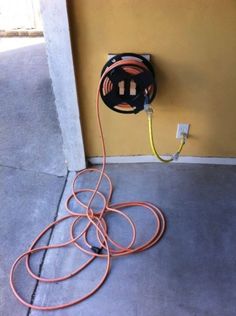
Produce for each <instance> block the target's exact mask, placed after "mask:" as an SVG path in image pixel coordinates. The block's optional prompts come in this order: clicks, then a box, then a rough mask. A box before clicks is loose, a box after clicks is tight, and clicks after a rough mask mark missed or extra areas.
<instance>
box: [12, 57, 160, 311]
mask: <svg viewBox="0 0 236 316" xmlns="http://www.w3.org/2000/svg"><path fill="white" fill-rule="evenodd" d="M127 63H129V65H130V64H133V65H135V64H136V65H137V63H139V62H138V61H125V60H121V61H118V62H116V63H115V64H113V65H112V66H110V67H108V68H107V69H106V71H105V72H104V74H103V75H102V77H101V79H100V82H99V85H98V90H97V97H96V111H97V122H98V129H99V133H100V139H101V143H102V153H103V163H102V168H101V169H95V168H89V169H84V170H82V171H80V172H78V174H77V175H76V177H75V179H74V182H73V190H72V191H73V192H72V194H71V195H70V196H69V197H68V199H67V202H66V209H67V211H68V212H69V215H67V216H64V217H61V218H59V219H58V220H56V221H54V222H52V223H51V224H50V225H48V226H47V227H46V228H45V229H44V230H43V231H42V232H41V233H40V234H39V235H38V236H37V237H36V239H35V240H34V241H33V243H32V244H31V246H30V248H29V249H28V250H27V251H26V252H24V253H23V254H21V255H20V256H19V257H18V258H17V259H16V260H15V262H14V264H13V265H12V268H11V272H10V286H11V289H12V291H13V293H14V295H15V296H16V298H17V299H18V300H19V301H20V302H21V303H22V304H24V305H25V306H27V307H29V308H32V309H36V310H44V311H52V310H57V309H62V308H66V307H69V306H72V305H74V304H77V303H80V302H82V301H84V300H85V299H87V298H89V297H90V296H91V295H93V294H94V293H95V292H96V291H97V290H98V289H99V288H100V287H101V286H102V284H103V283H104V281H105V280H106V278H107V276H108V274H109V271H110V267H111V257H117V256H124V255H128V254H132V253H135V252H140V251H143V250H146V249H148V248H150V247H152V246H153V245H154V244H156V243H157V242H158V241H159V240H160V238H161V237H162V235H163V233H164V230H165V219H164V216H163V214H162V212H161V210H160V209H159V208H157V207H156V206H154V205H153V204H151V203H148V202H123V203H118V204H111V201H110V200H111V195H112V184H111V180H110V178H109V177H108V175H107V174H106V173H105V165H106V150H105V143H104V137H103V130H102V125H101V119H100V112H99V88H100V84H101V80H102V79H103V77H104V76H105V75H106V74H107V72H108V71H110V70H112V69H113V68H115V67H116V66H120V65H126V64H127ZM139 66H140V65H139ZM89 172H92V173H98V174H99V178H98V181H97V183H96V186H95V188H94V189H88V188H84V189H76V184H77V183H78V181H79V178H80V176H82V175H84V174H86V173H89ZM102 180H104V181H106V182H107V183H108V185H109V192H108V196H107V197H105V196H104V194H102V193H101V192H100V191H99V187H100V185H101V182H102ZM83 192H90V193H92V194H91V197H90V199H89V202H88V203H87V204H84V203H83V202H82V201H81V200H80V199H79V197H78V195H79V194H80V193H83ZM96 196H97V197H100V199H101V200H102V201H103V206H102V207H101V209H100V210H99V211H96V212H94V210H93V208H92V202H93V200H94V198H95V197H96ZM71 200H73V201H76V202H77V204H78V205H79V206H80V207H83V208H84V210H85V212H84V213H77V212H75V211H73V210H71V209H70V201H71ZM136 206H141V207H143V208H144V209H146V210H148V211H150V212H151V213H152V214H153V216H154V220H155V222H156V229H155V232H154V234H153V236H152V237H151V238H150V239H149V240H148V241H147V242H145V243H144V244H143V245H141V246H137V247H135V246H134V243H135V240H136V229H135V225H134V223H133V222H132V220H131V218H130V217H129V216H128V215H127V214H126V213H124V212H123V210H125V209H126V208H130V207H136ZM108 213H116V214H119V215H121V216H123V217H124V218H125V219H126V220H127V222H128V223H129V224H130V226H131V228H132V239H131V241H130V243H129V245H128V246H126V247H124V246H122V245H120V244H119V243H118V242H116V241H114V240H113V239H112V238H111V237H110V236H109V234H108V227H107V226H108V225H107V223H106V220H105V215H107V214H108ZM69 218H74V221H73V223H72V224H71V226H70V240H68V241H67V242H64V243H60V244H51V245H48V246H40V247H36V244H37V242H38V241H39V240H40V239H41V238H42V237H43V236H44V235H45V234H46V232H48V231H49V230H50V229H52V228H53V227H54V226H55V225H57V224H59V223H60V222H63V221H66V220H67V219H69ZM83 218H86V219H87V220H88V224H87V225H86V227H85V228H84V229H83V230H82V232H80V233H79V235H77V236H75V227H76V225H77V224H78V222H79V221H80V220H81V219H83ZM91 227H94V228H95V230H96V238H97V241H98V243H99V247H95V246H92V245H91V244H90V243H89V242H88V240H87V234H88V232H89V230H90V228H91ZM82 238H83V240H84V243H85V245H86V246H87V247H82V246H81V245H80V244H79V243H78V241H79V239H82ZM71 244H74V245H75V246H76V247H78V248H79V249H80V250H81V251H82V252H84V253H86V254H88V255H89V256H90V258H89V259H88V260H87V261H86V262H85V263H83V264H82V265H81V266H80V267H79V268H77V269H76V270H75V271H72V272H71V273H70V274H68V275H65V276H63V277H58V278H43V277H41V276H37V275H36V274H34V273H33V271H32V270H31V267H30V257H31V256H32V255H33V254H34V253H37V252H40V251H45V250H47V251H48V250H50V249H55V248H62V247H66V246H67V245H71ZM97 257H100V258H104V259H105V260H106V269H105V272H104V274H103V276H102V277H101V279H100V280H99V281H98V283H97V285H96V286H95V287H94V288H93V289H92V290H91V291H90V292H88V293H87V294H86V295H84V296H82V297H79V298H77V299H75V300H71V301H69V302H66V303H62V304H60V305H52V306H39V305H34V304H31V303H28V302H27V301H25V300H24V299H23V298H22V297H21V295H20V294H19V293H18V291H17V290H16V287H15V283H14V275H15V270H16V268H17V266H18V265H19V263H20V262H21V261H22V260H23V259H25V263H26V269H27V271H28V272H29V274H30V275H31V276H32V277H33V278H35V279H37V280H38V281H41V282H61V281H64V280H67V279H69V278H71V277H73V276H74V275H76V274H78V273H79V272H80V271H82V270H83V269H85V268H86V267H87V266H88V265H89V264H90V263H91V262H92V261H93V260H94V259H95V258H97Z"/></svg>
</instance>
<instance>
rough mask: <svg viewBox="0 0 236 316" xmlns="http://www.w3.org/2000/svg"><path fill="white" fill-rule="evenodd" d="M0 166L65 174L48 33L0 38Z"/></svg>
mask: <svg viewBox="0 0 236 316" xmlns="http://www.w3.org/2000/svg"><path fill="white" fill-rule="evenodd" d="M0 104H1V110H0V140H1V141H0V165H2V166H10V167H17V168H20V169H24V170H35V171H40V172H44V173H49V174H54V175H59V176H65V175H66V166H65V162H64V160H65V159H64V155H63V151H62V137H61V132H60V128H59V123H58V120H57V113H56V107H55V103H54V96H53V92H52V87H51V80H50V76H49V70H48V65H47V57H46V51H45V44H44V41H43V38H0Z"/></svg>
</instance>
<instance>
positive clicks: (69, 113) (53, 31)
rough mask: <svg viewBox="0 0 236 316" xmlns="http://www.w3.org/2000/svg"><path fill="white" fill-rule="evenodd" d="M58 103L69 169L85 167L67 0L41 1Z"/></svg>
mask: <svg viewBox="0 0 236 316" xmlns="http://www.w3.org/2000/svg"><path fill="white" fill-rule="evenodd" d="M40 5H41V14H42V20H43V28H44V37H45V41H46V49H47V56H48V65H49V72H50V76H51V79H52V85H53V91H54V94H55V102H56V107H57V112H58V118H59V123H60V127H61V131H62V137H63V149H64V154H65V159H66V162H67V166H68V169H69V170H73V171H74V170H80V169H83V168H85V165H86V162H85V154H84V144H83V136H82V131H81V124H80V114H79V104H78V98H77V90H76V82H75V73H74V64H73V58H72V49H71V39H70V30H69V23H68V14H67V5H66V0H50V1H48V0H40Z"/></svg>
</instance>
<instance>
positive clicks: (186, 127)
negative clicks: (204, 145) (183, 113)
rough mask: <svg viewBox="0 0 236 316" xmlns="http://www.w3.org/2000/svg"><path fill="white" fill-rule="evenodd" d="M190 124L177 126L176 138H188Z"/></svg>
mask: <svg viewBox="0 0 236 316" xmlns="http://www.w3.org/2000/svg"><path fill="white" fill-rule="evenodd" d="M189 128H190V124H188V123H186V124H185V123H179V124H178V125H177V131H176V138H182V135H183V134H185V136H186V137H188V134H189Z"/></svg>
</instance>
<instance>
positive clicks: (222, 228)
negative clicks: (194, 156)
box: [5, 164, 236, 316]
mask: <svg viewBox="0 0 236 316" xmlns="http://www.w3.org/2000/svg"><path fill="white" fill-rule="evenodd" d="M107 171H108V174H109V175H110V176H111V179H112V181H113V183H114V187H115V192H114V195H113V200H114V201H115V202H121V201H127V200H128V201H133V200H144V201H150V202H152V203H154V204H156V205H159V206H160V207H161V208H162V209H163V211H164V214H165V216H166V218H167V223H168V226H167V230H166V233H165V235H164V237H163V239H162V240H161V241H160V243H159V244H158V245H156V246H154V247H152V248H151V249H149V250H147V251H145V252H143V253H139V254H135V255H130V256H127V257H123V258H118V259H114V260H113V261H112V269H111V273H110V276H109V278H108V279H107V281H106V282H105V284H104V285H103V286H102V288H101V289H100V290H99V291H98V292H97V293H96V294H95V295H94V296H92V297H91V298H90V299H88V300H86V301H84V302H82V303H81V304H79V305H75V306H73V307H71V308H68V309H65V310H60V311H54V312H51V313H50V312H39V311H35V310H31V311H30V312H29V314H27V312H28V311H27V309H25V313H24V312H23V310H24V308H23V307H22V306H21V305H20V304H19V303H18V302H17V301H15V302H14V298H13V297H12V296H11V298H10V299H11V312H12V311H20V310H21V311H22V313H19V312H18V313H17V315H19V316H21V315H31V316H38V315H44V314H51V315H56V316H59V315H61V316H62V315H63V316H65V315H68V316H71V315H72V316H74V315H82V316H85V315H86V316H92V315H96V316H97V315H98V316H100V315H112V316H118V315H129V316H134V315H135V316H155V315H162V316H173V315H175V316H195V315H197V316H198V315H199V316H205V315H206V316H207V315H209V316H218V315H219V316H222V315H224V316H232V315H234V314H235V301H236V294H235V293H236V274H235V268H236V253H235V225H236V212H235V211H236V202H235V185H236V177H235V175H236V168H235V167H234V166H210V165H190V164H188V165H184V164H182V165H181V164H172V165H163V164H132V165H125V164H124V165H123V164H122V165H108V167H107ZM73 178H74V174H73V173H70V174H69V176H68V180H67V185H66V187H65V191H64V194H63V197H62V199H61V204H60V207H59V212H58V217H60V216H62V215H64V214H65V208H64V203H65V198H66V197H67V196H68V194H69V193H70V192H71V182H72V179H73ZM63 181H64V180H61V182H63ZM81 185H85V186H88V185H90V187H91V186H92V181H91V180H89V179H84V180H83V181H82V182H81ZM60 186H63V183H60ZM58 195H59V193H58ZM58 195H57V192H55V194H54V193H53V194H52V195H51V197H52V199H53V200H54V201H55V200H56V199H58ZM42 196H43V195H42ZM49 200H50V199H49ZM26 203H27V202H26ZM46 203H48V204H50V203H51V201H50V202H46ZM18 204H19V202H18ZM29 205H31V208H33V204H32V202H29ZM45 207H46V205H45ZM46 208H47V211H46V212H48V214H51V217H53V216H55V213H53V214H52V213H50V212H51V209H52V208H51V207H46ZM127 212H128V213H129V214H132V218H133V219H134V221H135V223H136V224H137V227H138V228H137V232H138V236H139V237H138V239H139V241H141V240H142V239H145V238H147V234H149V233H150V231H151V230H152V229H153V224H152V221H151V218H149V217H148V216H146V214H145V212H141V210H140V209H136V210H132V212H130V211H129V210H128V211H127ZM41 217H42V218H44V219H43V222H42V221H40V228H41V227H42V226H43V224H45V222H46V221H47V220H48V222H49V220H50V218H49V217H50V216H49V217H47V218H45V217H44V216H41ZM110 223H111V234H112V236H114V237H115V238H118V239H119V240H127V239H128V238H129V236H130V235H129V232H130V231H129V227H127V226H126V225H124V223H123V222H122V220H120V219H119V218H111V220H110ZM123 229H124V230H123ZM38 230H39V227H38V226H37V227H32V228H31V229H30V234H32V235H33V231H34V233H35V234H36V233H38ZM17 235H18V238H20V239H21V240H22V242H20V247H18V246H17V247H15V249H14V254H12V256H14V255H15V254H16V253H18V254H19V253H20V251H21V250H22V249H24V248H25V249H26V248H27V247H26V246H28V245H29V241H30V236H29V233H28V232H27V234H26V233H25V232H24V230H23V231H21V233H18V234H17ZM66 238H68V223H65V224H61V225H59V226H58V227H57V228H56V229H55V230H54V232H53V234H52V236H51V239H50V243H55V242H61V241H62V240H65V239H66ZM82 259H83V256H82V255H81V253H80V252H79V251H78V250H76V249H75V248H73V247H68V249H67V250H66V251H65V252H64V250H63V251H62V250H54V251H49V252H47V254H46V256H45V259H44V263H43V267H42V271H41V275H42V276H47V277H49V276H51V277H52V276H55V275H64V274H65V273H66V272H67V273H68V272H69V271H71V270H73V269H74V268H76V267H77V266H78V265H79V264H80V262H81V260H82ZM37 260H38V259H37ZM37 260H36V263H37ZM10 261H11V260H10ZM6 271H7V266H6ZM103 271H104V262H103V261H102V260H99V259H98V260H95V262H94V263H92V264H91V266H90V267H89V268H88V269H87V270H86V271H85V272H83V273H82V274H81V275H79V276H76V277H74V278H73V279H72V280H69V281H65V282H62V283H61V282H59V283H58V284H43V283H39V284H38V285H37V288H36V291H35V296H34V300H33V302H34V303H35V304H46V305H47V304H51V305H52V304H56V303H62V302H66V301H68V300H71V299H73V298H76V297H78V296H80V295H82V294H83V293H84V291H86V290H88V289H91V288H92V286H93V285H95V284H96V282H97V280H98V279H99V277H100V276H101V274H102V272H103ZM20 280H21V279H20ZM5 286H6V287H7V284H6V285H5ZM28 288H29V287H28V283H25V286H24V288H20V292H21V293H22V294H24V295H26V296H27V289H28ZM8 295H9V297H10V294H8ZM5 315H8V314H7V312H6V313H5ZM9 315H10V313H9ZM11 315H16V314H15V313H14V312H13V313H11Z"/></svg>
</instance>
